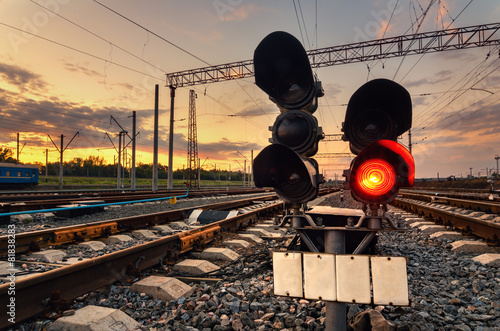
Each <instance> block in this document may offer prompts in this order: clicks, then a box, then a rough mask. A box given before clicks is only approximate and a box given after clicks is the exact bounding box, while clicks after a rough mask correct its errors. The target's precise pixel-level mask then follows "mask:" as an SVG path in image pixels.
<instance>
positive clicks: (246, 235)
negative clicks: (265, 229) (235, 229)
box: [238, 233, 264, 244]
mask: <svg viewBox="0 0 500 331" xmlns="http://www.w3.org/2000/svg"><path fill="white" fill-rule="evenodd" d="M238 236H240V237H241V238H247V239H250V240H252V241H253V242H255V243H257V244H262V243H263V242H264V239H261V238H259V237H257V236H256V235H255V234H251V233H238Z"/></svg>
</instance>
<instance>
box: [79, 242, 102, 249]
mask: <svg viewBox="0 0 500 331" xmlns="http://www.w3.org/2000/svg"><path fill="white" fill-rule="evenodd" d="M77 246H78V247H84V248H89V249H91V250H93V251H99V250H101V249H104V248H106V244H105V243H103V242H102V241H97V240H92V241H85V242H82V243H79V244H78V245H77Z"/></svg>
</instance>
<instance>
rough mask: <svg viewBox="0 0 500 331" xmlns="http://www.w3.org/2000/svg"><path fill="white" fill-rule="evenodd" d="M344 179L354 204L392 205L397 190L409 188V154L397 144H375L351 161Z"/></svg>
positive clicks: (411, 168) (412, 174) (411, 176)
mask: <svg viewBox="0 0 500 331" xmlns="http://www.w3.org/2000/svg"><path fill="white" fill-rule="evenodd" d="M348 177H349V179H348V180H349V188H350V189H351V194H352V196H353V198H354V199H355V200H357V201H360V202H363V203H367V204H386V203H390V202H392V201H394V199H395V198H396V196H397V195H398V192H399V188H400V187H411V186H413V182H414V179H415V163H414V160H413V156H412V155H411V154H410V152H409V151H408V150H407V149H406V148H404V147H403V146H402V145H401V144H399V143H398V142H395V141H392V140H378V141H375V142H373V143H371V144H370V145H368V146H366V147H365V148H364V149H363V150H362V151H361V152H360V153H359V155H358V156H357V157H356V158H355V159H354V160H353V161H352V163H351V168H350V170H349V176H348Z"/></svg>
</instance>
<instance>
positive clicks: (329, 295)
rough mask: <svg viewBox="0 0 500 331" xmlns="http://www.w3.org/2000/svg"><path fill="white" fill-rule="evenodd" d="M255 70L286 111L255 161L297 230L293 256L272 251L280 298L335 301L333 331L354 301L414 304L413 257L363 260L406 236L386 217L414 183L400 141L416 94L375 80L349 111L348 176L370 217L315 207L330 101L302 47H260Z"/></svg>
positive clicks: (291, 41) (330, 318)
mask: <svg viewBox="0 0 500 331" xmlns="http://www.w3.org/2000/svg"><path fill="white" fill-rule="evenodd" d="M254 69H255V82H256V84H257V86H259V87H260V88H261V89H262V90H263V91H264V92H266V93H267V94H268V95H269V98H270V99H271V100H272V101H273V102H274V103H275V104H276V105H277V106H278V108H279V109H280V111H281V113H280V115H278V117H277V118H276V120H275V122H274V125H273V126H272V127H271V128H270V130H271V132H272V138H271V142H272V144H271V145H269V146H267V147H265V148H264V149H263V150H262V151H261V152H260V153H259V154H258V155H257V157H256V158H255V161H254V166H253V168H254V173H255V175H254V176H255V177H254V179H255V186H256V187H273V188H274V190H275V191H276V193H277V194H278V196H279V197H280V198H281V199H282V200H283V201H284V202H285V205H284V215H283V216H282V217H281V218H280V219H279V220H278V222H277V225H278V226H280V227H289V228H291V229H293V230H295V232H296V235H295V237H294V239H293V240H292V242H291V244H290V245H289V246H288V248H287V252H274V253H273V273H274V290H275V291H274V292H275V294H276V295H281V296H289V297H303V298H306V299H315V300H323V301H326V319H325V327H326V329H327V330H345V329H346V305H345V304H346V302H350V303H365V304H393V305H408V304H409V300H408V284H407V274H406V259H405V257H393V258H389V259H387V257H384V258H382V259H377V257H369V256H362V255H359V254H360V253H363V252H364V251H366V250H367V249H369V248H370V244H371V243H372V240H373V239H374V237H375V235H376V233H377V232H378V231H382V230H387V231H402V230H403V229H402V228H401V226H400V225H399V224H396V223H395V222H394V221H393V220H391V219H389V218H388V217H387V216H386V215H385V211H386V210H387V203H389V202H391V201H392V200H394V199H395V197H396V196H397V194H398V191H399V188H400V187H404V186H412V185H413V180H414V174H415V172H414V161H413V157H412V156H411V154H410V153H409V152H408V151H407V150H406V149H405V148H404V147H403V146H402V145H400V144H399V143H397V141H396V139H397V137H398V136H399V135H401V134H402V133H404V132H406V131H407V130H408V129H409V128H410V127H411V116H412V115H411V114H412V106H411V99H410V95H409V93H408V92H407V91H406V90H405V89H404V88H403V87H402V86H400V85H399V84H397V83H395V82H393V81H390V80H385V79H378V80H373V81H370V82H368V83H366V84H364V85H363V86H361V87H360V88H359V89H358V90H357V91H356V92H355V93H354V94H353V96H352V97H351V99H350V101H349V104H348V106H347V111H346V119H345V122H344V124H343V131H344V136H343V140H345V141H348V142H349V146H350V149H351V151H352V152H353V153H354V154H356V155H357V157H356V158H355V159H354V160H353V161H352V163H351V167H350V169H349V170H346V171H345V172H344V176H346V183H347V184H346V186H347V187H346V188H348V189H350V190H351V194H352V196H353V198H354V199H356V200H357V201H360V202H362V203H363V211H352V210H349V209H342V208H332V207H315V208H312V209H309V208H307V203H308V202H309V201H311V200H313V199H315V198H316V197H317V195H318V191H319V186H320V184H321V183H322V182H323V176H322V175H321V173H320V171H319V169H318V163H317V162H316V161H315V160H314V159H312V158H311V157H312V156H314V155H315V154H316V153H317V151H318V142H319V141H320V140H321V139H323V138H324V134H323V130H322V128H321V127H319V126H318V121H317V120H316V118H315V117H314V116H313V113H314V112H315V111H316V109H317V107H318V102H317V100H318V98H319V97H321V96H323V90H322V87H321V83H320V82H319V81H317V79H316V78H315V77H314V75H313V73H312V69H311V66H310V63H309V60H308V57H307V53H306V51H305V49H304V48H303V46H302V45H301V43H300V42H299V41H298V40H297V39H296V38H295V37H293V36H292V35H290V34H288V33H286V32H273V33H271V34H269V35H268V36H267V37H265V38H264V39H263V40H262V41H261V43H260V44H259V45H258V46H257V48H256V49H255V52H254ZM346 253H347V254H350V256H347V258H346V255H345V254H346ZM389 270H391V272H390V274H389V272H388V271H389ZM380 284H383V286H382V288H383V289H384V290H387V289H389V294H387V293H388V292H384V291H381V290H380V289H381V287H380ZM360 290H361V291H360ZM381 293H383V294H381ZM372 294H373V295H372Z"/></svg>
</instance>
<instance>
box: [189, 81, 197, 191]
mask: <svg viewBox="0 0 500 331" xmlns="http://www.w3.org/2000/svg"><path fill="white" fill-rule="evenodd" d="M196 132H197V129H196V93H194V90H189V118H188V151H187V173H188V175H187V181H188V182H189V187H190V188H199V183H198V171H197V169H198V136H197V133H196Z"/></svg>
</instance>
